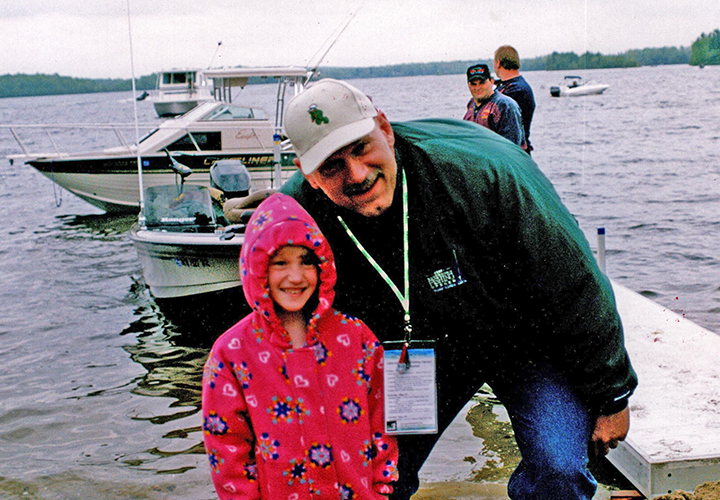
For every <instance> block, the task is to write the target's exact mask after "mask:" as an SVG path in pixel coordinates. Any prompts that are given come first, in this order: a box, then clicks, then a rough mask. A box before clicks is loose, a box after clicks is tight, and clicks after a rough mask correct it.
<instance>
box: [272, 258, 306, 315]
mask: <svg viewBox="0 0 720 500" xmlns="http://www.w3.org/2000/svg"><path fill="white" fill-rule="evenodd" d="M316 262H317V257H316V256H315V254H314V253H313V252H312V251H311V250H309V249H308V248H305V247H301V246H295V245H288V246H284V247H282V248H280V249H279V250H278V251H277V252H275V254H274V255H273V256H272V257H271V258H270V262H269V264H268V286H269V288H270V297H271V298H272V299H273V302H275V305H276V307H277V311H278V315H280V316H282V313H283V311H284V312H287V313H297V312H301V311H302V310H303V308H304V307H305V304H307V301H308V300H309V299H310V297H312V295H313V293H315V290H316V289H317V284H318V268H317V265H316Z"/></svg>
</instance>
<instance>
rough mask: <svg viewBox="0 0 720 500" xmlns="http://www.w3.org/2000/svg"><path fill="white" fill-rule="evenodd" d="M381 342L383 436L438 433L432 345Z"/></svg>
mask: <svg viewBox="0 0 720 500" xmlns="http://www.w3.org/2000/svg"><path fill="white" fill-rule="evenodd" d="M404 345H405V343H404V342H403V341H395V342H384V343H383V347H384V349H385V357H384V359H383V367H384V376H385V384H384V389H385V433H386V434H393V435H398V434H435V433H437V432H438V411H437V382H436V378H435V366H436V363H435V361H436V356H435V343H434V341H413V342H411V343H410V347H409V348H407V349H403V346H404Z"/></svg>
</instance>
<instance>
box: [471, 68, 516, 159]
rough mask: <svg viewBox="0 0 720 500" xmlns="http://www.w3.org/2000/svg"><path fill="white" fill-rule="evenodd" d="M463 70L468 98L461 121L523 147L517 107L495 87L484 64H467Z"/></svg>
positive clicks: (488, 69)
mask: <svg viewBox="0 0 720 500" xmlns="http://www.w3.org/2000/svg"><path fill="white" fill-rule="evenodd" d="M466 73H467V85H468V90H470V95H472V98H471V99H470V100H469V101H468V103H467V105H466V110H465V116H463V120H467V121H471V122H475V123H477V124H478V125H482V126H483V127H485V128H488V129H490V130H492V131H493V132H495V133H497V134H500V135H501V136H503V137H504V138H505V139H507V140H509V141H510V142H514V143H515V144H517V145H518V146H520V147H521V148H523V149H527V143H526V141H525V131H524V129H523V122H522V114H521V112H520V107H519V106H518V104H517V103H516V102H515V101H513V100H512V99H510V98H509V97H507V96H504V95H503V94H501V93H500V92H498V91H497V90H495V86H494V82H493V79H492V77H491V76H490V68H488V66H487V64H476V65H474V66H470V67H469V68H468V69H467V72H466Z"/></svg>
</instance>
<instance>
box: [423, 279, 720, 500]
mask: <svg viewBox="0 0 720 500" xmlns="http://www.w3.org/2000/svg"><path fill="white" fill-rule="evenodd" d="M613 287H614V290H615V294H616V298H617V302H618V310H619V311H620V316H621V317H622V321H623V326H624V329H625V340H626V345H627V349H628V351H629V352H630V357H631V359H632V362H633V366H634V367H635V370H636V371H637V373H638V377H639V379H640V385H639V387H638V389H637V391H636V392H635V394H634V395H633V397H632V398H631V400H630V412H631V422H630V434H629V436H628V439H627V440H626V441H625V442H623V443H621V444H620V446H619V447H618V448H617V449H616V450H612V451H611V453H610V455H609V456H608V460H609V461H610V462H611V463H612V464H613V465H614V466H615V467H616V468H617V469H618V470H619V471H620V472H621V473H622V474H623V475H624V476H625V477H626V478H627V479H628V480H629V481H630V482H631V483H632V484H633V485H634V486H635V487H636V488H637V489H638V490H639V491H641V492H642V493H643V494H644V495H645V496H646V497H647V498H653V497H656V496H659V495H663V494H666V493H668V492H672V491H675V490H685V491H688V492H692V491H693V490H694V489H695V488H696V487H697V486H698V485H700V484H702V483H704V482H708V481H717V480H720V336H719V335H717V334H715V333H713V332H711V331H709V330H707V329H704V328H702V327H700V326H698V325H696V324H694V323H693V322H691V321H689V320H687V319H686V318H685V317H684V316H683V314H682V312H675V311H673V310H671V309H669V308H667V307H664V306H661V305H659V304H657V303H655V302H653V301H651V300H650V299H647V298H645V297H643V296H642V295H640V294H638V293H635V292H633V291H631V290H629V289H627V288H625V287H623V286H621V285H618V284H616V283H613ZM477 405H484V411H485V412H486V413H487V412H488V411H489V408H493V409H492V412H493V413H494V416H493V417H492V419H491V420H487V419H486V420H485V424H483V426H482V428H481V429H478V428H473V426H471V424H470V423H469V422H468V418H467V416H468V412H472V411H473V410H472V408H473V407H476V406H477ZM476 409H477V408H476ZM470 420H472V419H470ZM507 422H508V420H507V415H506V414H504V409H503V408H501V407H500V406H499V405H498V404H489V405H488V402H487V400H485V401H484V400H483V398H482V397H480V399H478V400H477V401H476V402H475V403H470V404H468V406H466V407H465V408H464V410H463V412H461V414H460V415H459V416H458V417H457V418H456V419H455V421H454V422H453V424H452V425H451V426H450V427H449V428H448V429H447V431H446V432H445V434H443V437H442V438H441V440H440V442H439V443H438V446H436V447H435V449H434V450H433V453H432V454H431V455H430V458H429V459H428V461H427V462H426V464H425V466H424V467H423V469H422V470H421V473H420V479H421V489H420V491H419V492H418V494H417V495H416V498H418V500H421V499H425V498H433V499H441V498H442V499H446V498H447V499H449V498H456V499H457V498H473V499H481V498H482V499H493V500H495V499H497V500H500V499H507V498H508V497H507V492H506V489H505V488H506V486H507V477H509V474H510V472H512V469H513V468H514V467H513V466H509V465H511V464H510V462H512V461H513V460H515V459H516V458H518V457H513V454H512V452H507V451H506V452H505V453H504V452H502V450H501V451H500V452H498V450H497V449H494V448H493V446H492V443H493V440H497V438H498V436H501V435H503V434H507V427H503V426H506V425H507ZM473 432H474V434H473ZM483 436H484V437H483ZM501 468H505V469H507V471H506V473H505V474H501V475H500V476H501V477H498V476H497V474H495V476H494V477H492V476H491V477H492V479H489V478H487V479H483V478H484V477H487V476H488V474H487V471H490V472H497V469H501ZM599 486H600V488H599V490H598V493H597V495H595V499H596V500H601V499H603V500H604V499H609V498H610V497H611V492H612V491H613V490H614V489H616V488H613V487H612V486H607V485H604V484H600V485H599Z"/></svg>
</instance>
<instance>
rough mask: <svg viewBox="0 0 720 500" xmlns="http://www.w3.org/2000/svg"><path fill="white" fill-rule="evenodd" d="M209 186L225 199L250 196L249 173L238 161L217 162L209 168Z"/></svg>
mask: <svg viewBox="0 0 720 500" xmlns="http://www.w3.org/2000/svg"><path fill="white" fill-rule="evenodd" d="M210 186H212V187H214V188H215V189H219V190H221V191H222V192H223V193H224V194H225V198H226V199H230V198H242V197H245V196H247V195H248V194H250V172H249V171H248V169H247V167H246V166H245V165H244V164H243V162H241V161H240V160H218V161H216V162H215V163H213V165H212V166H211V167H210Z"/></svg>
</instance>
